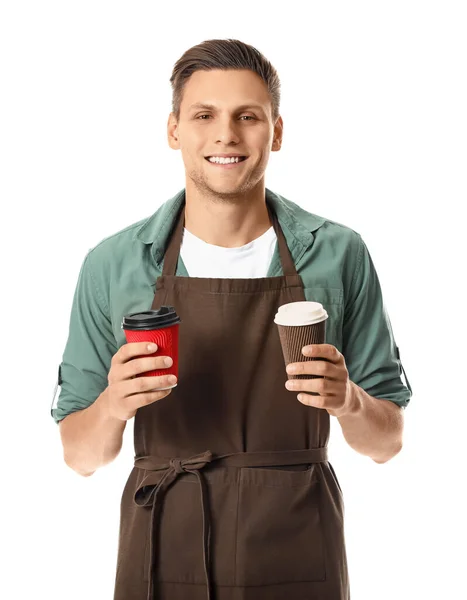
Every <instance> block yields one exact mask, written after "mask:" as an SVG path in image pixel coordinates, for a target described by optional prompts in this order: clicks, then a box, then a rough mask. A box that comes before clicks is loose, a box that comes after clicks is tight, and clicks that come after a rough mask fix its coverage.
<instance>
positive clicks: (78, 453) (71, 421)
mask: <svg viewBox="0 0 467 600" xmlns="http://www.w3.org/2000/svg"><path fill="white" fill-rule="evenodd" d="M126 423H127V422H126V421H122V420H120V419H115V418H113V417H111V416H110V415H109V412H108V410H107V389H106V390H104V392H102V394H101V395H100V396H99V397H98V398H97V399H96V401H95V402H93V403H92V404H91V405H90V406H89V407H88V408H85V409H83V410H80V411H77V412H74V413H71V414H70V415H68V416H67V417H65V418H64V419H63V420H62V421H60V435H61V439H62V445H63V450H64V459H65V462H66V464H67V465H68V466H69V467H70V468H71V469H73V470H74V471H76V472H77V473H79V474H80V475H83V476H85V477H87V476H89V475H92V474H93V473H94V472H95V471H96V470H97V469H98V468H99V467H102V466H104V465H106V464H108V463H110V462H112V461H113V460H114V459H115V458H116V456H117V455H118V453H119V452H120V449H121V447H122V442H123V432H124V430H125V427H126Z"/></svg>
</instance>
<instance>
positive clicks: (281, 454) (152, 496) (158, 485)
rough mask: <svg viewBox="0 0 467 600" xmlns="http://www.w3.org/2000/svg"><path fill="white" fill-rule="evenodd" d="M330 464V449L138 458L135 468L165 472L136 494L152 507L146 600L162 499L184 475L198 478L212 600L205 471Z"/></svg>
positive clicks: (146, 482) (137, 500)
mask: <svg viewBox="0 0 467 600" xmlns="http://www.w3.org/2000/svg"><path fill="white" fill-rule="evenodd" d="M327 460H328V455H327V447H326V446H324V447H322V448H310V449H307V450H287V451H283V450H281V451H274V452H238V453H235V454H223V455H219V456H214V455H213V454H212V452H210V451H209V450H208V451H206V452H203V453H202V454H197V455H195V456H192V457H190V458H184V459H181V458H171V459H167V458H159V457H157V456H140V457H136V458H135V463H134V464H135V467H137V468H139V469H144V470H146V471H149V472H151V471H166V472H165V473H164V475H163V477H162V479H161V480H160V481H158V482H154V483H151V481H150V479H152V477H151V474H150V473H148V474H146V476H145V477H144V479H143V480H142V481H141V483H140V485H139V486H138V489H137V490H136V492H135V496H134V502H135V504H137V505H138V506H141V507H148V506H151V505H152V506H151V535H150V536H149V574H148V580H149V582H148V593H147V600H153V598H154V597H155V596H154V589H153V588H154V583H153V571H154V562H155V561H154V540H155V539H156V538H157V527H158V525H159V519H158V518H157V519H156V512H157V516H159V515H160V508H161V503H162V499H163V497H164V494H165V492H166V491H167V489H168V488H169V487H170V486H171V485H172V483H174V482H175V481H176V480H177V479H178V477H179V476H180V475H181V474H183V473H192V474H194V475H196V476H197V478H198V481H199V485H200V492H201V506H202V511H203V559H204V573H205V576H206V590H207V599H208V600H211V599H212V597H213V592H212V573H211V555H210V552H211V543H210V542H211V519H210V512H209V506H208V493H207V491H208V490H207V482H206V478H205V476H204V475H203V473H202V470H203V469H204V468H205V467H206V466H207V465H208V464H209V463H211V462H216V463H217V464H218V465H219V466H230V467H281V466H292V465H300V464H308V463H318V462H326V461H327Z"/></svg>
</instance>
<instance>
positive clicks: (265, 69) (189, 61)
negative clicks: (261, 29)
mask: <svg viewBox="0 0 467 600" xmlns="http://www.w3.org/2000/svg"><path fill="white" fill-rule="evenodd" d="M214 69H224V70H228V69H249V70H250V71H253V72H254V73H257V74H258V75H259V76H260V77H261V79H262V80H263V81H264V82H265V84H266V85H267V87H268V92H269V96H270V98H271V105H272V119H273V121H274V122H275V121H276V119H277V118H278V116H279V104H280V81H279V76H278V74H277V71H276V69H275V68H274V67H273V66H272V64H271V63H270V62H269V61H268V60H267V59H266V57H265V56H263V54H261V52H260V51H259V50H257V49H256V48H254V47H253V46H250V45H249V44H245V43H244V42H241V41H239V40H232V39H225V40H206V41H204V42H202V43H201V44H198V45H197V46H193V47H192V48H189V49H188V50H187V51H186V52H185V53H184V54H183V55H182V56H181V57H180V58H179V59H178V61H177V62H176V63H175V65H174V68H173V71H172V76H171V77H170V83H171V85H172V112H173V113H174V114H175V117H176V119H177V121H178V120H179V119H180V104H181V102H182V96H183V88H184V86H185V83H186V81H187V80H188V79H189V78H190V77H191V75H192V74H193V73H194V72H195V71H212V70H214Z"/></svg>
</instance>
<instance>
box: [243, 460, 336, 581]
mask: <svg viewBox="0 0 467 600" xmlns="http://www.w3.org/2000/svg"><path fill="white" fill-rule="evenodd" d="M284 469H285V468H284ZM239 492H240V493H239V505H238V522H237V550H236V584H237V585H242V586H247V585H271V584H281V583H288V582H300V581H303V582H305V581H324V580H325V579H326V569H325V560H324V546H323V532H322V524H321V514H320V487H319V481H318V479H317V476H316V473H315V468H314V465H310V466H309V468H307V469H306V470H304V471H296V470H283V469H264V468H256V467H254V468H249V467H248V468H243V469H242V473H241V477H240V490H239Z"/></svg>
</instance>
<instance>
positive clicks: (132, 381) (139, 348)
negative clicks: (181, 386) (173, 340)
mask: <svg viewBox="0 0 467 600" xmlns="http://www.w3.org/2000/svg"><path fill="white" fill-rule="evenodd" d="M156 350H157V346H155V348H154V349H152V350H148V342H131V343H127V344H123V346H121V348H120V349H119V350H118V351H117V352H116V353H115V354H114V355H113V357H112V361H111V367H110V371H109V375H108V381H109V385H108V387H107V390H106V392H107V403H106V404H107V409H108V413H109V416H110V417H112V418H114V419H119V420H120V421H128V419H131V418H132V417H134V416H135V414H136V411H137V410H138V408H140V407H141V406H147V405H148V404H152V403H153V402H156V401H157V400H160V399H161V398H165V397H166V396H168V395H169V394H170V392H171V391H172V389H169V390H161V391H156V392H154V391H149V390H153V389H154V388H163V387H167V386H169V385H173V384H174V383H176V381H177V379H176V378H175V379H174V380H173V381H170V379H169V378H170V377H175V376H173V375H162V376H159V377H156V376H150V377H137V375H139V374H140V373H145V372H147V371H153V370H155V369H168V368H170V367H171V366H172V359H171V358H170V357H168V356H147V357H145V356H144V355H145V354H154V352H155V351H156ZM167 358H168V359H169V360H170V364H168V365H167V364H166V363H165V360H166V359H167Z"/></svg>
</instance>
